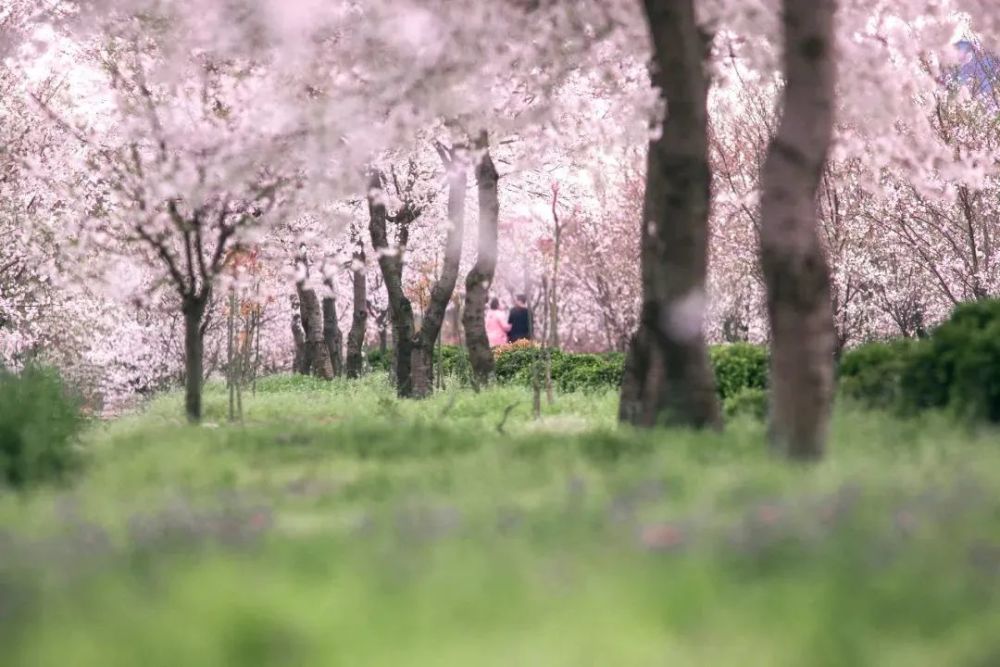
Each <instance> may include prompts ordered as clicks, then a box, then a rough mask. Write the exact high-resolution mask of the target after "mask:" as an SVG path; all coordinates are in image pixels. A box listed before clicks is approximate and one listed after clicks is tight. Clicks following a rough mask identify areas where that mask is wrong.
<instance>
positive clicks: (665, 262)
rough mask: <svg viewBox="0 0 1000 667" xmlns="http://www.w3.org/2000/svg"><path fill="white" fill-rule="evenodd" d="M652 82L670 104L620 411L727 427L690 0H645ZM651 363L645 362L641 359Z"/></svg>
mask: <svg viewBox="0 0 1000 667" xmlns="http://www.w3.org/2000/svg"><path fill="white" fill-rule="evenodd" d="M644 5H645V9H646V16H647V19H648V21H649V27H650V31H651V33H652V38H653V47H654V53H655V62H654V66H653V83H654V85H656V86H657V87H659V89H660V95H661V96H662V97H663V98H664V100H665V101H667V100H669V111H670V112H669V115H668V116H667V119H666V121H665V122H664V124H663V130H662V132H661V133H660V136H659V137H658V138H656V139H654V140H653V141H651V142H650V144H649V155H648V160H647V173H646V193H645V200H644V204H643V215H642V220H641V221H640V224H641V227H640V229H641V242H642V259H641V262H642V291H643V305H642V312H643V317H642V319H641V321H640V323H639V330H638V332H637V333H636V335H635V337H634V338H633V341H632V347H633V348H634V349H630V351H629V363H628V364H627V366H626V375H625V378H624V382H623V386H622V394H621V406H620V410H619V415H620V416H621V417H622V418H623V419H626V420H627V421H630V422H632V423H633V424H636V425H638V426H653V425H671V426H688V427H695V428H703V427H719V426H721V421H722V419H721V415H720V410H719V399H718V397H717V396H716V393H715V378H714V376H713V373H712V368H711V365H710V364H709V361H708V354H707V350H706V346H705V338H704V333H703V330H702V320H703V316H704V299H705V276H706V272H707V268H708V213H709V187H710V171H709V163H708V136H707V127H708V113H707V107H706V105H707V102H706V100H707V92H708V82H707V81H706V77H705V73H704V67H705V60H706V57H707V55H708V48H709V39H708V38H707V36H706V35H705V34H704V33H702V31H701V30H700V29H699V28H698V25H697V22H696V19H695V10H694V2H693V0H645V2H644ZM643 362H645V363H643Z"/></svg>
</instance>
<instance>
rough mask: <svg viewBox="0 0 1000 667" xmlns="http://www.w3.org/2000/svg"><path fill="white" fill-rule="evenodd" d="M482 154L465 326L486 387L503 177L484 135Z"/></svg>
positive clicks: (479, 381)
mask: <svg viewBox="0 0 1000 667" xmlns="http://www.w3.org/2000/svg"><path fill="white" fill-rule="evenodd" d="M476 148H477V150H479V151H481V152H482V155H481V156H480V159H479V163H478V164H477V165H476V183H477V185H478V189H479V244H478V256H477V257H476V263H475V265H474V266H473V267H472V269H471V270H470V271H469V273H468V275H467V276H466V277H465V309H464V311H463V313H462V325H463V327H464V329H465V344H466V347H467V348H468V350H469V363H470V364H471V366H472V376H473V377H472V379H473V383H474V385H475V386H476V387H479V386H481V385H484V384H486V383H487V382H488V381H489V379H490V375H491V374H492V373H493V352H492V351H491V350H490V340H489V338H488V337H487V335H486V299H487V297H488V296H489V290H490V286H491V285H492V284H493V274H494V272H495V271H496V265H497V220H498V218H499V214H500V200H499V195H498V191H497V190H498V182H499V179H500V175H499V174H498V173H497V170H496V167H495V166H494V165H493V160H492V158H491V157H490V152H489V138H488V136H487V134H486V132H483V133H482V134H481V135H480V137H479V140H478V142H477V145H476Z"/></svg>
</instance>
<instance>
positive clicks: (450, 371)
mask: <svg viewBox="0 0 1000 667" xmlns="http://www.w3.org/2000/svg"><path fill="white" fill-rule="evenodd" d="M442 359H443V361H442ZM366 362H367V364H368V369H369V370H370V371H378V372H382V373H388V372H390V371H391V370H392V350H386V351H385V352H382V351H381V350H369V351H368V353H367V356H366ZM439 363H443V365H444V372H445V375H450V376H453V377H457V378H460V379H462V380H463V381H466V380H468V378H469V377H470V372H471V367H470V366H469V353H468V352H467V351H466V349H465V348H464V347H458V346H457V345H445V346H443V347H441V348H435V349H434V368H435V371H436V370H437V367H438V364H439Z"/></svg>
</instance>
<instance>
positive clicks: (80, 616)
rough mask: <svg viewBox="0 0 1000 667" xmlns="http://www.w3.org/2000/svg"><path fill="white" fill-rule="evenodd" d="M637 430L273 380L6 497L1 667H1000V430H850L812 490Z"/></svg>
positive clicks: (525, 403)
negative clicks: (241, 418) (239, 412)
mask: <svg viewBox="0 0 1000 667" xmlns="http://www.w3.org/2000/svg"><path fill="white" fill-rule="evenodd" d="M616 403H617V401H616V397H615V396H614V395H613V394H611V393H608V394H596V395H595V394H566V395H560V396H557V401H556V403H555V405H553V406H545V410H544V412H545V414H544V417H543V418H542V419H541V420H540V421H537V422H536V421H534V420H532V419H531V414H530V410H531V397H530V394H529V393H528V392H527V391H526V390H524V389H522V388H518V387H501V388H496V389H491V390H489V391H486V392H483V393H481V394H478V395H476V394H473V393H471V392H468V391H464V390H456V391H455V392H454V393H453V392H452V391H450V390H449V391H445V392H443V393H442V394H439V395H437V396H435V397H434V398H432V399H430V400H427V401H423V402H405V403H401V402H399V401H397V400H395V399H394V398H393V393H392V390H391V388H390V387H388V386H387V384H385V382H384V380H382V379H378V378H368V379H366V380H364V381H362V382H359V383H347V382H334V383H332V384H324V383H320V382H314V381H311V380H309V379H302V378H287V377H275V378H266V379H265V380H263V381H261V382H260V384H259V387H258V394H257V396H256V397H247V399H246V423H245V424H244V425H242V426H239V425H228V424H226V423H225V419H224V416H225V409H226V401H225V395H224V393H223V391H222V389H221V388H219V387H210V388H209V390H208V396H207V405H206V414H207V417H206V421H207V422H208V423H207V424H206V425H205V426H203V427H190V426H187V425H185V424H184V423H183V422H182V421H181V420H180V419H179V417H178V416H179V415H180V414H181V413H182V409H181V402H180V397H179V396H176V395H169V396H165V397H162V398H161V399H159V400H157V401H155V402H153V403H152V404H151V405H149V406H148V407H147V409H145V410H144V411H143V412H142V413H141V414H138V415H135V416H129V417H125V418H122V419H119V420H117V421H115V422H112V423H108V424H101V425H95V426H93V427H91V428H90V430H89V431H88V432H87V434H86V437H85V439H84V442H83V443H82V447H83V452H82V453H83V456H84V460H85V467H84V472H83V473H82V475H81V476H80V477H79V478H78V479H77V481H76V482H75V483H74V484H73V485H72V486H70V487H66V488H52V487H48V488H39V489H36V490H34V491H31V492H29V493H26V494H20V493H19V494H15V493H12V492H9V493H6V494H3V495H0V646H2V647H3V649H2V655H3V658H2V660H0V662H2V664H4V665H5V666H6V665H10V666H21V665H31V666H35V665H46V666H47V665H53V666H55V665H59V666H60V667H62V666H65V665H73V666H74V667H88V666H91V665H92V666H95V667H97V666H99V667H114V666H119V665H121V666H129V667H132V666H134V665H154V666H155V665H164V666H170V667H175V666H176V665H233V666H240V667H250V666H257V665H260V666H265V665H267V666H269V665H351V666H354V665H434V666H438V665H444V666H449V665H463V666H464V665H477V666H478V665H498V666H499V665H504V666H506V665H519V666H520V665H539V666H545V667H553V666H562V665H566V666H574V667H575V666H578V665H601V666H603V665H667V664H676V665H730V664H739V665H742V666H745V667H751V666H756V665H761V666H765V665H766V666H768V667H771V666H783V665H789V666H792V665H794V666H799V665H810V666H824V665H830V666H834V665H837V666H839V665H851V666H853V665H880V666H881V665H890V666H891V665H905V666H907V667H911V666H914V665H928V666H935V667H938V666H940V665H949V666H955V665H957V666H962V665H968V666H969V667H986V666H987V665H995V664H1000V437H998V434H997V433H996V432H995V431H994V432H989V431H983V432H972V431H968V430H962V431H959V430H956V429H955V427H954V426H953V425H952V424H951V423H950V422H948V421H947V420H946V419H944V418H943V417H938V416H935V415H930V416H926V417H924V418H921V419H919V420H913V421H906V422H903V421H895V420H892V419H891V418H889V417H886V416H883V415H880V414H878V413H870V412H860V411H853V410H850V409H844V410H842V411H840V412H838V414H837V416H836V419H835V423H834V433H833V439H832V440H833V441H832V449H831V455H830V457H829V458H828V459H827V460H826V461H825V462H824V463H822V464H821V465H818V466H815V467H810V468H801V467H796V466H791V465H788V464H785V463H783V462H781V461H777V460H775V459H773V458H772V457H770V456H769V455H768V454H767V452H766V449H765V447H764V427H763V426H762V425H761V424H759V423H757V422H754V421H752V420H749V419H746V420H743V421H738V422H735V423H733V424H731V425H730V426H729V429H728V430H727V432H726V433H725V434H723V435H718V434H692V433H686V432H669V431H661V432H655V433H636V432H632V431H630V430H628V429H623V428H619V427H617V425H616V423H615V411H616V407H617V406H616ZM510 405H515V407H514V408H513V410H512V411H511V413H510V416H509V419H508V420H507V423H506V424H505V426H504V431H505V433H504V434H501V433H500V432H498V430H497V425H498V423H499V422H500V420H501V416H502V414H503V413H504V411H505V409H506V408H507V407H508V406H510Z"/></svg>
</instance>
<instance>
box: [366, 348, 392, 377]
mask: <svg viewBox="0 0 1000 667" xmlns="http://www.w3.org/2000/svg"><path fill="white" fill-rule="evenodd" d="M365 363H366V364H367V365H368V369H369V370H370V371H372V372H376V371H381V372H383V373H390V372H392V350H391V349H389V350H385V351H384V352H383V351H382V350H379V349H374V350H368V351H367V352H366V353H365Z"/></svg>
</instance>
